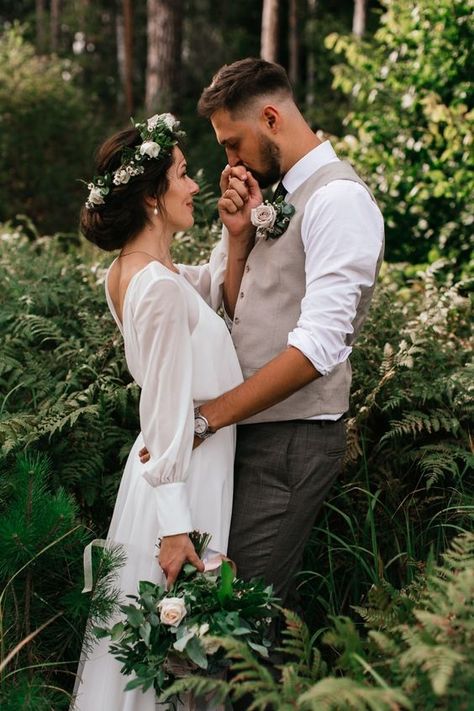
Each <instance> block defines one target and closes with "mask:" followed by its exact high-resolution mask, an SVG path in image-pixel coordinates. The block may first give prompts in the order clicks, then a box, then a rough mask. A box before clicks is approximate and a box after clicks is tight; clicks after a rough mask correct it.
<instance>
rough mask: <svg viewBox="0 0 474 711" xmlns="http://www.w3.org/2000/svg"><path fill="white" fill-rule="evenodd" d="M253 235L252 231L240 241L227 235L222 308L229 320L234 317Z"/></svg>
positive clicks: (252, 243) (252, 242)
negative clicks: (227, 248)
mask: <svg viewBox="0 0 474 711" xmlns="http://www.w3.org/2000/svg"><path fill="white" fill-rule="evenodd" d="M254 233H255V230H252V231H251V234H249V235H248V236H245V237H244V238H242V239H236V238H234V237H232V236H231V235H229V252H228V256H227V268H226V273H225V277H224V289H223V291H224V307H225V310H226V313H227V314H228V315H229V316H230V318H233V317H234V311H235V305H236V303H237V299H238V296H239V290H240V284H241V282H242V277H243V275H244V269H245V263H246V261H247V257H248V256H249V254H250V252H251V250H252V247H253V245H254Z"/></svg>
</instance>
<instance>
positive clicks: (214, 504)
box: [71, 114, 242, 711]
mask: <svg viewBox="0 0 474 711" xmlns="http://www.w3.org/2000/svg"><path fill="white" fill-rule="evenodd" d="M178 128H179V126H178V124H177V122H176V121H175V119H174V117H173V116H171V115H170V114H162V115H160V116H158V115H155V116H153V117H152V118H150V119H148V121H147V122H145V123H143V124H136V125H135V127H134V128H130V129H127V130H124V131H121V132H119V133H117V134H115V135H114V136H112V137H111V138H110V139H109V140H108V141H106V142H105V143H104V145H103V146H102V147H101V149H100V151H99V155H98V161H97V166H96V175H97V176H98V177H95V178H94V180H93V181H92V182H91V183H90V184H89V190H90V193H89V197H88V199H87V201H86V204H85V206H84V208H83V210H82V213H81V229H82V232H83V233H84V235H85V236H86V238H87V239H88V240H90V241H91V242H93V243H94V244H96V245H97V246H98V247H100V248H102V249H105V250H107V251H113V250H120V251H119V255H118V256H117V258H116V259H115V260H114V261H113V262H112V264H111V266H110V268H109V270H108V272H107V278H106V283H105V292H106V297H107V303H108V306H109V308H110V311H111V313H112V316H113V318H114V319H115V321H116V324H117V326H118V328H119V330H120V332H121V333H122V336H123V341H124V347H125V357H126V360H127V366H128V369H129V371H130V373H131V374H132V376H133V378H134V379H135V381H136V382H137V383H138V385H139V386H140V388H141V395H140V425H141V433H140V435H139V436H138V438H137V440H136V442H135V444H134V445H133V447H132V449H131V451H130V454H129V457H128V460H127V463H126V466H125V470H124V474H123V477H122V481H121V484H120V488H119V492H118V495H117V501H116V504H115V508H114V511H113V515H112V520H111V523H110V528H109V532H108V536H107V540H108V541H110V542H111V543H117V544H121V545H122V546H123V547H124V549H125V553H126V556H127V560H126V563H125V565H124V567H123V568H122V569H121V570H120V574H119V575H120V577H119V580H118V585H119V587H120V591H121V596H122V598H125V596H126V595H130V594H131V595H133V594H136V592H137V584H138V581H139V580H150V581H153V582H156V583H162V584H163V583H164V582H165V578H166V582H167V584H168V586H171V585H172V584H173V582H174V581H175V579H176V577H177V575H178V573H179V571H180V570H181V567H182V566H183V564H184V563H185V562H187V561H188V562H190V563H192V564H193V565H194V566H195V567H196V568H197V569H198V570H203V568H204V566H203V562H202V561H201V560H200V559H199V558H198V556H197V554H196V552H195V550H194V548H193V545H192V543H191V541H190V539H189V536H188V533H189V532H191V531H192V530H200V531H206V532H208V533H210V534H211V535H212V540H211V547H212V549H213V550H214V551H217V552H219V553H222V554H225V553H226V552H227V542H228V535H229V526H230V517H231V510H232V489H233V459H234V446H235V431H234V427H233V426H231V427H225V428H223V429H220V430H219V431H218V432H216V433H215V434H213V433H211V432H210V431H209V429H208V428H207V422H206V420H205V418H203V417H202V416H201V415H200V412H199V405H200V404H201V403H203V402H205V401H207V400H210V399H213V398H215V397H217V396H218V395H220V394H222V393H223V392H225V391H226V390H229V389H231V388H233V387H235V386H236V385H238V384H239V383H240V382H241V381H242V374H241V370H240V367H239V364H238V361H237V357H236V354H235V351H234V348H233V345H232V341H231V337H230V335H229V333H228V330H227V328H226V326H225V323H224V321H223V320H222V319H221V318H220V317H219V316H218V315H217V314H216V313H215V311H214V309H216V308H218V306H219V305H220V302H221V295H220V293H219V287H218V286H217V284H218V283H219V282H222V274H219V270H218V269H216V268H215V265H214V268H213V267H211V266H210V265H205V266H203V267H188V268H185V267H181V266H180V267H179V268H178V267H177V266H176V265H175V264H174V263H173V261H172V258H171V255H170V245H171V242H172V238H173V234H174V233H175V232H177V231H178V230H185V229H187V228H189V227H191V226H192V224H193V196H194V195H195V194H196V193H197V192H198V190H199V187H198V185H197V184H196V183H195V182H194V181H193V180H192V179H191V178H190V177H189V176H188V175H187V172H186V159H185V157H184V155H183V152H182V149H181V145H180V135H181V134H180V132H179V130H178ZM222 268H223V267H222ZM185 274H187V277H188V278H185ZM211 274H212V277H211ZM211 434H212V436H211ZM144 446H146V448H147V449H148V451H149V453H150V455H151V456H150V459H149V461H148V462H147V463H146V464H142V463H141V462H140V459H139V457H138V452H139V450H140V449H141V448H142V447H144ZM159 541H161V544H160V545H159V548H158V547H157V546H158V542H159ZM157 554H158V555H157ZM108 645H109V641H108V640H100V641H99V642H97V644H96V645H95V646H94V647H93V649H92V651H91V653H90V655H89V657H88V658H87V659H86V660H85V661H83V662H81V664H80V669H79V672H78V676H77V682H76V689H75V693H74V701H73V704H72V706H71V709H73V710H74V711H97V710H98V709H100V711H155V709H157V708H164V707H163V706H161V705H159V704H157V700H156V697H155V694H154V691H153V689H150V690H148V691H147V692H146V693H143V692H142V691H141V690H140V689H134V690H130V691H124V687H125V685H126V683H127V681H128V679H127V678H126V677H125V676H123V675H122V674H121V673H120V663H119V662H118V661H117V660H116V659H115V658H114V657H113V656H112V655H111V654H110V653H109V652H108ZM185 708H190V706H189V704H187V705H186V706H185Z"/></svg>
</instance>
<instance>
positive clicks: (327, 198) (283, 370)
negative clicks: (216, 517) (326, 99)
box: [167, 59, 383, 603]
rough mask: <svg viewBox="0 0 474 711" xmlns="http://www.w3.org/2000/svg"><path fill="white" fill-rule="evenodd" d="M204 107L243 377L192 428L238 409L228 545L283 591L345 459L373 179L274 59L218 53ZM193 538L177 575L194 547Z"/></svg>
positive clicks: (366, 299)
mask: <svg viewBox="0 0 474 711" xmlns="http://www.w3.org/2000/svg"><path fill="white" fill-rule="evenodd" d="M198 109H199V112H200V113H201V115H203V116H205V117H207V118H209V119H210V121H211V123H212V126H213V128H214V131H215V134H216V138H217V140H218V142H219V143H220V144H221V145H222V146H223V147H224V149H225V151H226V154H227V160H228V165H227V166H226V168H225V169H224V171H223V173H222V179H221V189H222V197H221V199H220V201H219V213H220V216H221V219H222V222H223V223H224V225H225V227H226V230H224V236H223V239H222V241H221V243H220V244H219V245H218V246H217V247H216V249H215V252H214V255H213V260H212V263H213V264H217V263H218V262H219V257H220V258H221V259H222V260H225V261H226V270H225V279H224V284H223V294H224V306H225V310H226V313H227V316H228V318H229V319H230V320H231V322H232V323H231V328H232V338H233V341H234V345H235V348H236V350H237V355H238V358H239V361H240V365H241V367H242V371H243V375H244V379H245V380H244V383H243V384H242V385H239V386H238V387H236V388H234V389H233V390H230V391H228V392H227V393H225V394H224V395H222V396H221V397H218V398H216V399H215V400H212V401H209V402H206V403H205V404H203V405H202V406H201V407H200V408H199V409H198V410H197V412H196V419H195V432H196V435H197V437H198V438H200V439H205V438H207V437H209V436H211V435H212V433H214V432H215V431H216V430H218V429H220V428H221V427H225V426H227V425H230V424H232V423H235V422H238V423H239V426H238V433H237V450H236V459H235V489H234V507H233V516H232V525H231V531H230V542H229V556H230V558H232V559H233V560H234V561H235V562H236V564H237V568H238V571H239V576H240V577H243V578H251V577H262V578H264V579H265V580H266V581H267V582H268V583H273V585H274V590H275V593H276V594H277V595H278V596H280V597H281V598H282V599H283V602H284V603H285V601H286V599H287V597H288V593H289V592H290V589H291V586H292V581H293V577H294V575H295V573H296V572H298V570H299V568H300V565H301V559H302V554H303V549H304V546H305V544H306V542H307V540H308V538H309V535H310V533H311V529H312V527H313V524H314V520H315V517H316V515H317V513H318V511H319V509H320V507H321V505H322V503H323V501H324V499H325V497H326V496H327V493H328V491H329V490H330V488H331V486H332V485H333V483H334V481H335V480H336V478H337V476H338V474H339V473H340V470H341V464H342V459H343V455H344V451H345V429H344V421H343V419H342V418H343V415H344V413H345V412H346V411H347V409H348V406H349V391H350V385H351V367H350V363H349V356H350V353H351V350H352V344H353V342H354V339H355V337H356V335H357V333H358V331H359V329H360V327H361V325H362V323H363V321H364V319H365V318H366V316H367V312H368V309H369V304H370V300H371V297H372V292H373V289H374V284H375V280H376V277H377V273H378V269H379V266H380V263H381V260H382V254H383V220H382V216H381V214H380V211H379V209H378V207H377V205H376V203H375V200H374V198H373V196H372V194H371V192H370V190H369V188H368V187H367V186H366V185H365V183H364V182H363V181H362V180H361V179H360V178H359V177H358V175H357V174H356V173H355V172H354V170H353V169H352V168H351V166H350V165H349V164H348V163H345V162H341V161H340V160H339V159H338V157H337V156H336V154H335V152H334V150H333V148H332V146H331V144H330V143H329V142H328V141H324V142H321V141H320V140H319V139H318V138H317V136H316V135H315V134H314V133H313V131H312V130H311V128H310V126H309V125H308V124H307V123H306V121H305V119H304V118H303V116H302V115H301V113H300V111H299V110H298V107H297V106H296V104H295V101H294V98H293V93H292V89H291V86H290V83H289V81H288V77H287V75H286V73H285V71H284V69H283V68H282V67H280V66H279V65H277V64H273V63H269V62H266V61H264V60H261V59H244V60H241V61H238V62H235V63H233V64H231V65H228V66H224V67H222V68H221V69H220V70H219V71H218V72H217V74H216V75H215V77H214V79H213V81H212V83H211V85H210V86H209V87H207V88H206V89H205V90H204V91H203V93H202V96H201V98H200V101H199V106H198ZM277 181H281V182H280V184H279V186H278V189H277V190H278V194H279V195H282V196H286V197H285V199H286V201H287V202H288V203H290V204H291V205H293V206H294V208H295V212H294V215H293V216H292V218H291V220H290V222H289V224H288V226H287V229H286V231H285V232H284V233H283V234H281V236H279V237H278V238H275V239H271V238H270V239H265V237H261V236H260V237H259V236H258V235H256V229H255V227H254V226H253V225H252V223H251V210H252V209H253V208H255V207H257V206H258V205H259V204H260V203H261V201H262V196H261V191H260V188H264V187H267V186H269V185H271V184H273V183H276V182H277ZM212 276H213V275H212V274H211V278H212ZM183 538H185V539H187V537H183ZM187 541H188V544H186V543H184V544H183V546H184V547H183V550H182V555H181V558H182V560H181V558H180V559H179V560H178V559H175V560H174V561H173V568H172V576H173V577H174V576H175V574H177V572H178V571H179V570H180V567H181V564H182V562H184V560H186V559H190V560H193V551H190V550H187V548H186V545H188V547H189V546H191V544H190V543H189V539H187ZM191 548H192V546H191ZM167 573H168V571H167ZM168 574H169V573H168Z"/></svg>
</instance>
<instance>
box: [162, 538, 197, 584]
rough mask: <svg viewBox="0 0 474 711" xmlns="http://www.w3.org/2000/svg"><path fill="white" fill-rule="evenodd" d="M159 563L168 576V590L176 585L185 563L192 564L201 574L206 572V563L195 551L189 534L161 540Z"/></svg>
mask: <svg viewBox="0 0 474 711" xmlns="http://www.w3.org/2000/svg"><path fill="white" fill-rule="evenodd" d="M158 562H159V564H160V566H161V569H162V570H163V572H164V574H165V575H166V584H167V586H168V590H170V588H171V587H172V586H173V585H174V583H175V580H176V578H177V577H178V575H179V573H180V571H181V568H182V567H183V565H184V564H185V563H191V565H194V567H195V568H196V570H198V571H199V572H201V573H202V572H203V571H204V563H203V562H202V560H201V559H200V558H199V556H198V555H197V553H196V551H195V550H194V546H193V544H192V543H191V540H190V538H189V536H188V534H187V533H179V534H177V535H176V536H164V537H163V538H162V539H161V545H160V553H159V555H158Z"/></svg>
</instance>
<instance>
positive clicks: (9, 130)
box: [0, 26, 99, 233]
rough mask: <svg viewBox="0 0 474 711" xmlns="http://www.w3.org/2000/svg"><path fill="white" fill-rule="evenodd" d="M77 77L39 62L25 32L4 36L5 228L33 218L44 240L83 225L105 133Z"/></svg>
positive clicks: (0, 189) (0, 186) (52, 61)
mask: <svg viewBox="0 0 474 711" xmlns="http://www.w3.org/2000/svg"><path fill="white" fill-rule="evenodd" d="M75 74H76V68H75V66H74V65H73V64H72V63H71V62H70V61H66V60H60V59H58V58H57V57H55V56H51V57H47V56H37V55H35V49H34V47H33V45H31V44H29V43H28V42H26V41H25V40H24V39H23V38H22V30H21V28H20V27H19V26H15V27H13V28H12V29H9V30H6V31H5V32H4V33H3V34H2V35H1V36H0V116H1V130H0V220H5V219H9V218H12V217H14V216H15V215H16V214H17V213H22V214H23V213H27V214H28V215H29V216H30V217H31V218H33V220H34V221H35V223H36V224H37V225H38V226H39V227H40V228H41V231H42V233H45V232H46V233H48V232H51V231H55V232H56V231H58V230H70V229H71V225H75V224H76V223H77V214H78V209H79V206H80V204H81V202H82V201H83V199H84V195H85V192H84V190H85V188H84V186H83V185H82V184H81V183H80V182H79V178H84V179H87V178H88V177H89V175H90V171H91V165H92V156H93V151H94V150H95V148H96V144H97V143H98V135H99V132H98V124H97V118H96V115H97V112H96V111H95V110H94V109H95V106H94V97H92V96H91V95H90V94H88V93H86V92H85V91H84V90H82V89H80V88H78V87H77V86H76V84H75Z"/></svg>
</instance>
